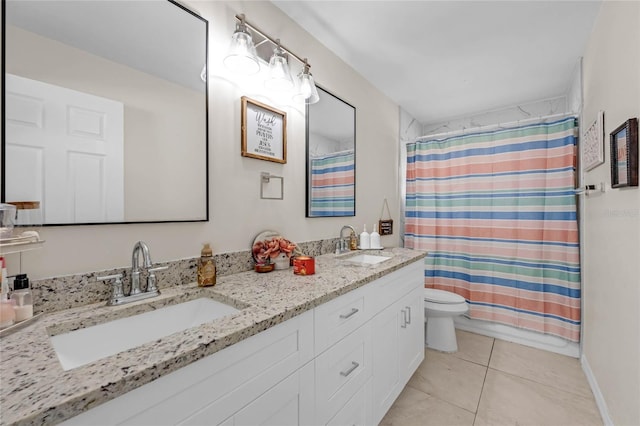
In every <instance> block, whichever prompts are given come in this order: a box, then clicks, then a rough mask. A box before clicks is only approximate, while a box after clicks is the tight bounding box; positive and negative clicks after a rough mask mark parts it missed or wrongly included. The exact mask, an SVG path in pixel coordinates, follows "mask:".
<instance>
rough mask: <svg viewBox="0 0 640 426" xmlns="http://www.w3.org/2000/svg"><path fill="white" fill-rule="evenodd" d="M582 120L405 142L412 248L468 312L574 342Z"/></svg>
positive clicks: (428, 282) (436, 284)
mask: <svg viewBox="0 0 640 426" xmlns="http://www.w3.org/2000/svg"><path fill="white" fill-rule="evenodd" d="M576 133H577V127H576V124H575V119H574V118H573V117H572V118H566V119H562V120H559V121H555V122H552V123H539V124H533V125H527V126H522V127H518V128H514V129H502V130H495V131H491V132H483V133H475V134H467V135H461V136H455V137H450V138H446V139H441V140H419V141H416V142H414V143H411V144H409V145H408V146H407V179H406V185H407V196H406V218H405V246H406V247H409V248H417V249H422V250H426V251H428V252H429V254H428V256H427V260H426V269H425V286H426V287H433V288H439V289H442V290H448V291H452V292H454V293H458V294H460V295H462V296H464V297H465V299H467V301H468V302H469V306H470V310H469V313H468V314H467V315H468V316H469V317H470V318H473V319H481V320H488V321H493V322H497V323H502V324H507V325H511V326H515V327H519V328H524V329H528V330H533V331H537V332H541V333H546V334H552V335H556V336H560V337H562V338H564V339H567V340H570V341H574V342H577V341H578V340H579V337H580V263H579V241H578V229H577V226H578V225H577V218H576V200H575V191H574V187H575V149H576Z"/></svg>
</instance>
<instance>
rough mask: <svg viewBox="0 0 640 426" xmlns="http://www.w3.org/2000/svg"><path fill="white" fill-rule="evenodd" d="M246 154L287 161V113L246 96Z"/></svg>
mask: <svg viewBox="0 0 640 426" xmlns="http://www.w3.org/2000/svg"><path fill="white" fill-rule="evenodd" d="M242 156H243V157H251V158H258V159H260V160H267V161H273V162H276V163H283V164H284V163H286V162H287V113H286V112H284V111H280V110H277V109H275V108H272V107H270V106H269V105H266V104H263V103H262V102H258V101H254V100H253V99H249V98H247V97H246V96H243V97H242Z"/></svg>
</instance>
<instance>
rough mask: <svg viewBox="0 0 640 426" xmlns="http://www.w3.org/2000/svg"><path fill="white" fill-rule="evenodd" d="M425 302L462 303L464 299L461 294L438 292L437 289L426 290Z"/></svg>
mask: <svg viewBox="0 0 640 426" xmlns="http://www.w3.org/2000/svg"><path fill="white" fill-rule="evenodd" d="M424 300H426V301H427V302H434V303H451V304H453V303H462V302H464V301H465V300H464V297H462V296H460V295H459V294H455V293H451V292H450V291H444V290H438V289H435V288H425V289H424Z"/></svg>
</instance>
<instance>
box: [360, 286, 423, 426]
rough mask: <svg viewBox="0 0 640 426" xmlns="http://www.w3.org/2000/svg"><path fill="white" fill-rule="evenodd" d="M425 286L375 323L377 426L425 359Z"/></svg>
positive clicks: (379, 317)
mask: <svg viewBox="0 0 640 426" xmlns="http://www.w3.org/2000/svg"><path fill="white" fill-rule="evenodd" d="M423 294H424V291H423V286H420V287H416V288H414V289H413V290H411V291H410V292H409V293H407V294H406V295H405V296H404V297H402V298H401V299H400V300H398V301H396V302H395V303H393V304H392V305H391V306H389V307H388V308H386V309H385V310H384V311H382V312H381V313H379V314H378V315H376V317H375V318H374V319H373V320H372V326H373V329H374V330H375V331H376V339H375V340H374V345H373V371H374V375H373V407H374V414H373V418H374V424H378V423H379V422H380V421H381V420H382V418H383V417H384V415H385V414H386V412H387V411H388V410H389V408H391V405H392V404H393V402H394V401H395V400H396V398H397V397H398V395H399V394H400V392H402V389H404V387H405V385H406V384H407V382H408V381H409V379H410V378H411V376H412V375H413V373H414V372H415V370H416V368H418V366H419V365H420V363H421V362H422V360H423V359H424V343H423V342H424V302H423V299H424V298H423Z"/></svg>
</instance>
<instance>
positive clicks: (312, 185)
mask: <svg viewBox="0 0 640 426" xmlns="http://www.w3.org/2000/svg"><path fill="white" fill-rule="evenodd" d="M317 88H318V92H319V94H320V101H319V102H317V103H315V104H311V105H308V106H307V206H306V212H307V217H335V216H355V214H356V210H355V203H356V197H355V195H356V192H355V188H356V182H355V167H356V162H355V158H356V152H355V148H356V146H355V142H356V109H355V107H353V106H352V105H350V104H348V103H347V102H345V101H343V100H342V99H340V98H338V97H337V96H335V95H333V94H331V93H330V92H328V91H326V90H325V89H322V88H321V87H319V86H318V87H317Z"/></svg>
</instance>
